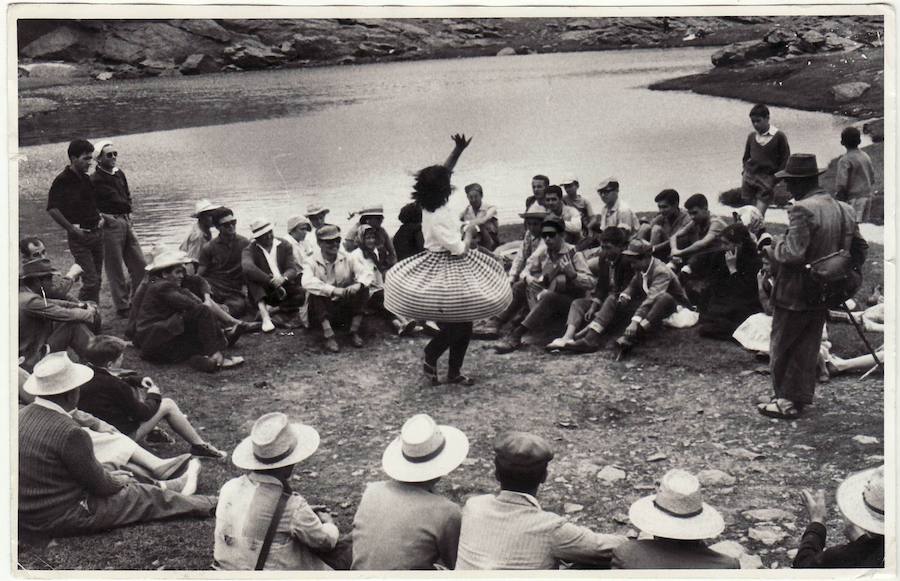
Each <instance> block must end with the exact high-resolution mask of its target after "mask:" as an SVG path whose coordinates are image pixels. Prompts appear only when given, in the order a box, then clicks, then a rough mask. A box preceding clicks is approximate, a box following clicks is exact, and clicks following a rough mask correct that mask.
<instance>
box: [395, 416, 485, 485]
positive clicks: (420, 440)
mask: <svg viewBox="0 0 900 581" xmlns="http://www.w3.org/2000/svg"><path fill="white" fill-rule="evenodd" d="M468 453H469V439H468V438H467V437H466V435H465V434H463V433H462V432H461V431H460V430H458V429H456V428H454V427H453V426H444V425H440V426H439V425H438V424H437V423H436V422H435V421H434V420H433V419H432V418H431V416H429V415H428V414H417V415H414V416H413V417H411V418H409V419H408V420H406V423H404V424H403V428H402V429H401V430H400V436H399V437H398V438H397V439H396V440H394V441H393V442H391V443H390V444H388V447H387V449H385V451H384V454H383V455H382V456H381V467H382V469H383V470H384V472H385V474H387V475H388V476H390V477H391V478H393V479H394V480H399V481H400V482H427V481H429V480H434V479H435V478H440V477H441V476H445V475H447V474H449V473H450V472H452V471H453V470H454V469H455V468H456V467H458V466H459V465H460V464H462V461H463V460H465V459H466V455H467V454H468Z"/></svg>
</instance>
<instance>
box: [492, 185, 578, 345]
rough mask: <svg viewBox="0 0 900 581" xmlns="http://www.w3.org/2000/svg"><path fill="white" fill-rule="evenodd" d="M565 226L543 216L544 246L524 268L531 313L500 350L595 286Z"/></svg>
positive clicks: (557, 315)
mask: <svg viewBox="0 0 900 581" xmlns="http://www.w3.org/2000/svg"><path fill="white" fill-rule="evenodd" d="M552 196H553V192H552V191H550V190H548V191H547V200H550V198H551V197H552ZM565 227H566V225H565V223H564V222H563V221H562V219H560V218H559V217H556V216H552V215H551V216H548V217H547V218H545V219H544V223H543V225H542V226H541V237H542V238H543V240H544V245H543V246H542V247H540V248H538V249H537V251H536V252H534V253H533V254H532V255H531V256H530V257H529V258H528V264H527V265H526V268H525V270H526V273H525V277H524V280H525V283H526V284H527V285H528V286H527V288H526V296H527V300H528V307H529V310H528V316H526V317H525V319H524V320H523V321H522V322H521V323H519V324H518V325H517V326H516V327H515V328H514V329H513V330H512V331H511V332H510V333H509V335H507V337H506V339H505V340H504V341H502V342H501V343H500V344H499V345H497V347H496V348H495V350H496V351H497V353H510V352H512V351H515V350H516V349H519V348H520V347H521V346H522V338H523V337H524V336H525V334H526V333H528V332H529V331H536V330H538V329H543V328H544V327H546V326H547V325H549V324H552V323H553V321H554V320H555V319H557V318H562V317H564V316H566V314H567V313H568V312H569V307H570V306H571V304H572V301H574V300H576V299H579V298H582V297H583V296H584V295H585V293H586V292H587V291H589V290H590V289H591V288H592V287H593V286H594V283H595V280H594V277H593V276H592V275H591V272H590V270H589V269H588V266H587V262H586V261H585V259H584V256H582V254H581V253H579V252H576V250H575V247H574V246H572V245H571V244H569V243H568V242H565V241H564V240H563V234H564V231H565Z"/></svg>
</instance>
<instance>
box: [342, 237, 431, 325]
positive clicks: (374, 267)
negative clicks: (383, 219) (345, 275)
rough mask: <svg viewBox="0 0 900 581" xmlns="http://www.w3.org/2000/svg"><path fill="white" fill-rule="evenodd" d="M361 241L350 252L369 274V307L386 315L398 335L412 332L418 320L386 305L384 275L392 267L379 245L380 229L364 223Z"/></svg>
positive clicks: (367, 284) (367, 276) (367, 278)
mask: <svg viewBox="0 0 900 581" xmlns="http://www.w3.org/2000/svg"><path fill="white" fill-rule="evenodd" d="M357 236H359V242H358V243H357V247H356V250H354V251H353V252H351V253H350V258H351V259H352V260H354V261H356V262H357V263H358V265H359V266H360V267H361V269H362V270H364V271H365V272H366V273H367V275H366V278H365V280H364V281H361V282H365V284H366V286H367V287H368V288H369V304H368V307H369V308H370V309H372V310H373V311H375V312H376V313H380V314H382V315H384V317H385V318H386V319H387V320H388V321H390V323H391V325H392V326H393V327H394V330H395V331H396V332H397V334H398V335H406V334H407V333H410V332H411V331H412V330H413V329H414V328H415V326H416V322H415V321H413V320H411V319H407V318H405V317H401V316H398V315H395V314H394V313H392V312H390V311H389V310H387V308H386V307H385V306H384V275H385V273H386V272H387V271H388V269H390V266H389V262H390V258H389V257H388V256H387V255H386V254H385V253H384V251H383V250H382V249H380V248H379V247H378V231H377V230H375V228H373V227H372V226H369V225H368V224H363V225H362V226H360V227H359V230H358V231H357Z"/></svg>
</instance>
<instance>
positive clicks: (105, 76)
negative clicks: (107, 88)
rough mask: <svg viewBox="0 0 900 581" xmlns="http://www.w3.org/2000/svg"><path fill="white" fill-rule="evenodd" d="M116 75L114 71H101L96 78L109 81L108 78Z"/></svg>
mask: <svg viewBox="0 0 900 581" xmlns="http://www.w3.org/2000/svg"><path fill="white" fill-rule="evenodd" d="M114 76H115V74H114V73H113V72H112V71H103V72H102V73H99V74H98V75H97V76H96V77H94V78H95V79H97V80H98V81H108V80H110V79H112V78H113V77H114Z"/></svg>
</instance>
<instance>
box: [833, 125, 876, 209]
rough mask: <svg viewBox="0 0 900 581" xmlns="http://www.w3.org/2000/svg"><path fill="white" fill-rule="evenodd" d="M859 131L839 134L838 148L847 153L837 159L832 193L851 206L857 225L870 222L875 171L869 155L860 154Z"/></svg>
mask: <svg viewBox="0 0 900 581" xmlns="http://www.w3.org/2000/svg"><path fill="white" fill-rule="evenodd" d="M860 141H861V138H860V135H859V129H857V128H856V127H847V128H845V129H844V130H843V131H841V145H843V146H844V147H846V148H847V153H845V154H844V155H842V156H841V158H840V159H839V160H838V165H837V175H836V176H835V178H834V190H835V194H837V199H838V200H840V201H842V202H847V203H848V204H850V205H851V206H853V211H854V212H855V213H856V222H857V223H859V222H865V221H867V220H868V219H869V211H870V209H871V207H872V196H873V191H872V185H873V184H874V183H875V168H874V166H873V165H872V159H871V158H870V157H869V155H868V154H867V153H866V152H864V151H860V149H859V144H860Z"/></svg>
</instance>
